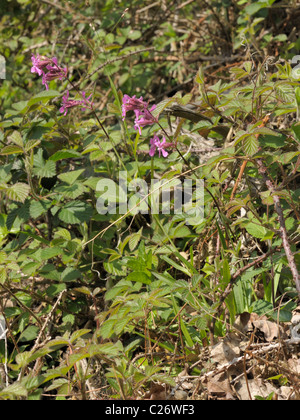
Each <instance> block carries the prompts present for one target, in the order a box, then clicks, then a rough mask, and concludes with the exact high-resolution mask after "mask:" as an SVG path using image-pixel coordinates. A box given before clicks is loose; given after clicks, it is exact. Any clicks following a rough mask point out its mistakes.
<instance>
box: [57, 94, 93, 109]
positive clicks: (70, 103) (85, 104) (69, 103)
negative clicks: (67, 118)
mask: <svg viewBox="0 0 300 420" xmlns="http://www.w3.org/2000/svg"><path fill="white" fill-rule="evenodd" d="M82 97H83V99H82V100H77V99H69V91H67V92H66V94H65V95H64V96H63V98H62V100H63V103H62V106H61V108H60V109H59V112H61V113H63V114H64V115H67V112H68V109H69V108H73V107H75V106H81V108H82V109H83V110H85V109H86V108H90V109H91V108H92V102H91V101H90V99H91V97H92V95H90V96H89V97H88V98H86V97H85V92H82Z"/></svg>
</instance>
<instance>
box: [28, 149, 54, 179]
mask: <svg viewBox="0 0 300 420" xmlns="http://www.w3.org/2000/svg"><path fill="white" fill-rule="evenodd" d="M33 166H34V167H33V173H34V174H35V175H37V176H39V177H40V178H52V177H54V176H55V175H56V165H55V162H53V161H51V160H48V161H45V160H44V158H43V150H42V149H39V150H38V152H37V153H36V154H35V155H34V158H33Z"/></svg>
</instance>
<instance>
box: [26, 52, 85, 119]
mask: <svg viewBox="0 0 300 420" xmlns="http://www.w3.org/2000/svg"><path fill="white" fill-rule="evenodd" d="M31 61H32V67H31V73H37V74H38V75H39V76H42V83H43V85H45V87H46V89H47V90H49V86H48V83H49V82H50V81H51V80H55V79H59V80H63V79H66V78H67V73H68V69H67V68H66V67H64V68H63V67H60V66H59V65H58V62H57V58H56V57H53V58H47V57H44V56H41V55H39V54H37V55H36V56H35V55H32V57H31ZM69 94H70V93H69V91H67V92H66V94H65V95H64V96H63V98H62V101H63V103H62V106H61V108H60V110H59V111H60V112H61V113H63V114H64V115H67V112H68V109H69V108H73V107H76V106H81V107H82V109H83V110H85V109H86V108H89V109H92V105H93V104H92V102H91V96H92V95H90V96H89V97H88V98H86V97H85V92H82V93H81V95H82V98H83V99H82V100H75V99H69Z"/></svg>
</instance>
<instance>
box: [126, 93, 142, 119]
mask: <svg viewBox="0 0 300 420" xmlns="http://www.w3.org/2000/svg"><path fill="white" fill-rule="evenodd" d="M147 106H148V103H147V102H145V101H143V97H142V96H141V97H140V99H137V97H136V96H135V95H133V97H132V98H131V97H130V96H129V95H124V96H123V105H122V116H123V121H124V119H125V117H126V112H127V111H134V112H135V113H136V116H138V115H139V112H140V111H143V110H145V109H147Z"/></svg>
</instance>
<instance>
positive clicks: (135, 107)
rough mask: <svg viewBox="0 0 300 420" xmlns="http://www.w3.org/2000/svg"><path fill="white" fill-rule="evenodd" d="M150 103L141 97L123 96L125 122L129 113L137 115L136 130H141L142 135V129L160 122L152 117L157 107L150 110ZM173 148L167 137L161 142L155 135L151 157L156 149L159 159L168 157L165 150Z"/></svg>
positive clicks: (154, 106) (151, 145)
mask: <svg viewBox="0 0 300 420" xmlns="http://www.w3.org/2000/svg"><path fill="white" fill-rule="evenodd" d="M148 108H149V103H148V102H146V101H144V100H143V97H142V96H141V97H140V98H139V99H138V98H137V97H136V95H133V96H132V97H130V96H129V95H124V96H123V104H122V117H123V120H124V119H125V117H126V113H127V112H128V111H133V112H134V114H135V121H134V129H135V130H139V133H140V134H142V127H145V126H147V125H153V124H155V123H157V122H158V120H157V118H155V117H154V116H153V115H152V111H154V110H155V108H156V105H153V106H152V107H151V108H150V109H148ZM168 146H172V143H167V142H166V139H165V137H163V139H162V141H160V140H159V138H158V136H157V135H156V134H155V135H154V137H153V138H152V139H151V140H150V151H149V155H150V156H151V157H153V156H154V154H155V152H156V149H157V150H158V153H159V157H160V156H161V155H163V157H167V156H168V152H167V151H166V150H165V147H168Z"/></svg>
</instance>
